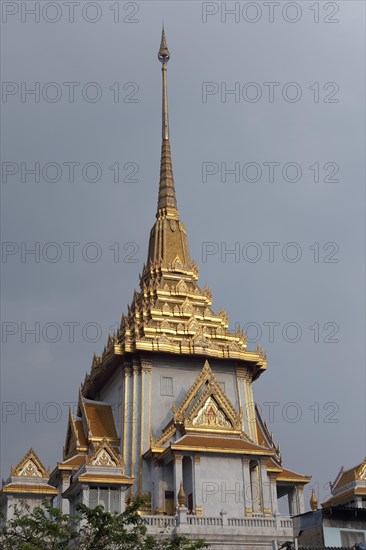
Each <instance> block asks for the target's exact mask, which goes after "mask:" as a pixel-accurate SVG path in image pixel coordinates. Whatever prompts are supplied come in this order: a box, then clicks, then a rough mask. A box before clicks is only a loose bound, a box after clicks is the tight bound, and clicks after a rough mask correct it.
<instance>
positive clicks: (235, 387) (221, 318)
mask: <svg viewBox="0 0 366 550" xmlns="http://www.w3.org/2000/svg"><path fill="white" fill-rule="evenodd" d="M158 57H159V60H160V62H161V65H162V150H161V166H160V182H159V193H158V205H157V212H156V221H155V224H154V225H153V227H152V229H151V233H150V241H149V247H148V257H147V262H146V264H145V265H144V267H143V270H142V274H141V276H140V285H139V288H140V290H139V291H138V292H136V291H135V293H134V295H133V299H132V303H131V305H130V307H129V308H128V312H127V314H126V315H122V319H121V323H120V327H119V329H118V331H117V332H116V333H115V334H113V335H111V336H110V337H109V339H108V342H107V345H106V346H105V348H104V351H103V353H102V355H101V356H100V357H97V356H94V358H93V362H92V366H91V370H90V373H89V374H88V375H87V376H86V378H85V380H84V383H83V384H82V385H81V388H80V391H79V399H78V407H77V410H70V414H69V421H68V426H67V434H66V441H65V446H64V452H63V458H62V460H61V461H60V462H59V463H58V464H57V466H56V468H55V469H54V470H53V472H52V473H51V474H50V477H49V479H48V480H47V483H48V484H49V486H50V487H52V488H53V490H54V491H56V493H57V494H54V495H53V498H54V503H57V505H58V506H59V507H60V508H61V509H62V510H63V511H64V512H69V511H70V512H73V511H74V509H75V505H76V503H77V502H84V503H85V504H87V505H89V506H94V505H96V504H103V505H104V506H105V508H107V509H108V510H110V511H112V512H121V511H122V510H123V509H124V506H125V503H126V502H129V501H131V499H133V498H135V497H136V496H138V495H145V496H146V499H147V504H146V506H145V508H144V510H142V513H143V514H145V516H146V522H147V524H148V525H149V528H150V530H151V532H155V531H156V532H159V531H160V530H161V527H162V526H164V527H166V528H167V529H170V531H171V532H177V533H180V534H185V535H187V536H188V537H191V538H196V537H199V538H204V539H205V540H206V541H207V542H209V543H210V544H212V547H217V548H221V549H224V550H225V549H231V548H239V547H240V548H251V549H252V550H255V549H256V548H261V549H264V548H268V549H269V548H272V544H271V542H272V540H273V539H276V540H277V541H279V542H281V541H286V540H289V539H291V538H292V534H293V532H292V520H291V516H292V515H298V514H301V513H303V512H304V511H305V508H304V496H303V489H304V485H305V484H306V483H308V482H309V481H310V477H308V476H304V475H300V474H297V473H295V472H293V471H291V470H289V469H287V468H286V467H285V466H284V464H283V459H282V456H281V453H280V447H279V445H278V444H277V443H276V442H275V441H274V438H273V435H272V434H271V433H270V432H269V430H268V429H267V426H266V424H265V423H264V422H263V420H262V418H261V416H260V414H259V411H258V409H257V408H256V406H255V401H254V397H253V384H254V382H255V381H256V380H258V379H259V377H260V376H261V374H262V373H263V372H264V371H265V370H266V354H265V353H264V351H263V350H262V349H261V348H260V347H257V348H256V349H254V350H249V349H248V348H247V342H246V335H245V334H244V333H243V332H241V331H240V330H237V331H236V332H235V333H233V332H230V331H229V329H228V326H229V322H228V314H227V313H226V312H225V311H223V310H219V311H217V312H216V311H214V309H213V308H212V292H211V290H210V289H209V288H207V287H204V288H202V287H201V286H200V285H199V272H198V271H199V270H198V266H197V264H196V263H195V262H193V261H192V260H191V257H190V251H189V244H188V239H187V233H186V229H185V226H184V224H183V222H182V221H181V219H180V215H179V212H178V207H177V200H176V193H175V184H174V178H173V170H172V160H171V150H170V141H169V121H168V98H167V64H168V61H169V58H170V54H169V50H168V48H167V44H166V39H165V33H164V30H163V34H162V40H161V46H160V50H159V54H158ZM47 487H48V485H47ZM3 491H4V487H3ZM284 495H287V496H288V503H289V510H288V514H287V515H286V516H283V515H281V514H280V513H279V508H278V499H279V498H281V497H282V496H284Z"/></svg>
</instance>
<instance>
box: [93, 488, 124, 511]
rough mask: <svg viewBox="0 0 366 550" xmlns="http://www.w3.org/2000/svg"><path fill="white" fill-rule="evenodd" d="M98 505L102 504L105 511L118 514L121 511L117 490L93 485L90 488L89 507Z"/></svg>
mask: <svg viewBox="0 0 366 550" xmlns="http://www.w3.org/2000/svg"><path fill="white" fill-rule="evenodd" d="M98 505H100V506H103V508H104V510H105V511H106V512H111V513H112V514H113V513H114V512H116V513H117V514H119V513H120V512H121V507H120V492H119V490H118V489H111V488H110V487H93V488H92V489H90V491H89V507H90V508H95V507H96V506H98Z"/></svg>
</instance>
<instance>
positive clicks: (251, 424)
mask: <svg viewBox="0 0 366 550" xmlns="http://www.w3.org/2000/svg"><path fill="white" fill-rule="evenodd" d="M244 394H245V410H246V416H247V422H248V429H249V436H250V438H251V439H252V440H253V441H254V443H258V434H257V422H256V413H255V403H254V397H253V388H252V375H251V373H250V372H249V371H247V372H246V373H245V378H244Z"/></svg>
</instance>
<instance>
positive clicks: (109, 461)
mask: <svg viewBox="0 0 366 550" xmlns="http://www.w3.org/2000/svg"><path fill="white" fill-rule="evenodd" d="M85 463H86V464H88V465H89V466H102V467H111V468H122V469H124V461H123V459H122V457H121V456H119V455H118V454H117V452H116V451H115V450H114V449H113V447H111V446H110V445H109V443H108V441H107V439H106V438H104V439H103V440H102V441H101V442H100V443H98V444H97V445H95V446H94V449H93V452H92V453H91V454H90V455H89V456H88V457H87V459H86V461H85ZM123 473H124V470H123Z"/></svg>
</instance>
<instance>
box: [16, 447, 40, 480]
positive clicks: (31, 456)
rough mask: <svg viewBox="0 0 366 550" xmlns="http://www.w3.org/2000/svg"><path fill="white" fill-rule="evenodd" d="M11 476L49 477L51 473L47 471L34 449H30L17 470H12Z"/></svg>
mask: <svg viewBox="0 0 366 550" xmlns="http://www.w3.org/2000/svg"><path fill="white" fill-rule="evenodd" d="M11 475H12V476H16V477H38V478H46V477H49V475H50V471H49V470H46V468H45V467H44V466H43V464H42V462H41V461H40V460H39V458H38V456H37V455H36V453H35V452H34V451H33V449H29V451H28V452H27V454H26V455H25V456H24V457H23V458H22V460H21V461H20V462H19V464H18V465H17V466H16V467H15V468H11Z"/></svg>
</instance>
